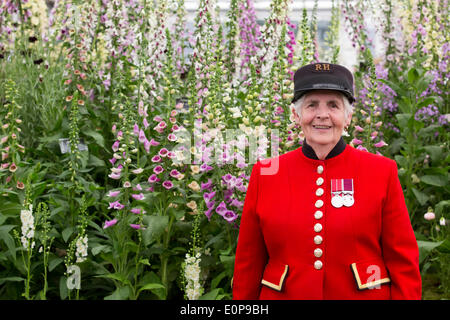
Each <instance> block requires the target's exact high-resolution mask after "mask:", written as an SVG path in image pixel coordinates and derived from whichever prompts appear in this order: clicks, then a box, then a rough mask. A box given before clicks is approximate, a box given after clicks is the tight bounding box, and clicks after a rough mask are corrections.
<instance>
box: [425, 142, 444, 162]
mask: <svg viewBox="0 0 450 320" xmlns="http://www.w3.org/2000/svg"><path fill="white" fill-rule="evenodd" d="M424 149H425V151H426V152H427V153H428V154H429V155H430V158H431V161H433V162H437V161H439V160H441V158H442V156H443V152H442V151H443V149H442V148H441V147H438V146H426V147H424Z"/></svg>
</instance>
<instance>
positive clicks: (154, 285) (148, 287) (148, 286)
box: [138, 283, 166, 292]
mask: <svg viewBox="0 0 450 320" xmlns="http://www.w3.org/2000/svg"><path fill="white" fill-rule="evenodd" d="M155 289H164V290H166V287H164V286H163V285H162V284H159V283H148V284H146V285H145V286H143V287H141V288H140V289H139V291H138V292H141V291H144V290H149V291H153V290H155Z"/></svg>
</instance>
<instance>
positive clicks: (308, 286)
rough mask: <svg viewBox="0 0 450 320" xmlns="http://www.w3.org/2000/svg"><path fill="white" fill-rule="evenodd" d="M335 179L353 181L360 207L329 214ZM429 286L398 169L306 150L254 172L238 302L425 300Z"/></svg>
mask: <svg viewBox="0 0 450 320" xmlns="http://www.w3.org/2000/svg"><path fill="white" fill-rule="evenodd" d="M274 169H275V170H274ZM276 169H278V170H276ZM319 178H322V179H323V182H322V179H319ZM331 179H353V191H354V204H353V205H352V206H350V207H346V206H342V207H340V208H335V207H334V206H332V205H331ZM321 182H322V183H321ZM318 189H323V194H322V191H320V190H318ZM318 200H322V202H323V205H322V206H321V204H322V203H321V202H320V201H318ZM318 211H320V212H318ZM421 287H422V286H421V278H420V272H419V251H418V246H417V241H416V239H415V236H414V232H413V230H412V227H411V222H410V219H409V215H408V211H407V208H406V205H405V200H404V196H403V192H402V188H401V185H400V182H399V179H398V175H397V166H396V163H395V161H393V160H391V159H388V158H386V157H382V156H378V155H374V154H371V153H368V152H364V151H359V150H356V149H355V148H353V147H351V146H346V147H345V149H344V151H343V152H342V153H340V154H339V155H337V156H335V157H333V158H331V159H326V160H313V159H310V158H308V157H306V156H305V155H304V154H303V152H302V149H301V148H299V149H297V150H294V151H291V152H288V153H286V154H284V155H282V156H280V157H278V158H275V159H272V161H271V162H270V163H269V164H267V163H266V164H262V163H261V162H258V163H256V164H255V165H254V167H253V171H252V174H251V178H250V183H249V187H248V191H247V195H246V199H245V204H244V210H243V213H242V219H241V224H240V231H239V238H238V245H237V250H236V260H235V269H234V277H233V299H251V300H255V299H308V300H313V299H420V298H421Z"/></svg>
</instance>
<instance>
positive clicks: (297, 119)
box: [291, 107, 300, 124]
mask: <svg viewBox="0 0 450 320" xmlns="http://www.w3.org/2000/svg"><path fill="white" fill-rule="evenodd" d="M291 112H292V116H293V119H294V121H295V122H296V123H297V124H300V117H299V115H298V114H297V112H296V111H295V108H294V107H292V108H291Z"/></svg>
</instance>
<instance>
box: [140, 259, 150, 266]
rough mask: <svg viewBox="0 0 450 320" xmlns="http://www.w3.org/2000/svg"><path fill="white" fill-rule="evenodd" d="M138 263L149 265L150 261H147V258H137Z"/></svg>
mask: <svg viewBox="0 0 450 320" xmlns="http://www.w3.org/2000/svg"><path fill="white" fill-rule="evenodd" d="M139 263H140V264H143V265H146V266H149V267H150V266H151V264H150V262H149V261H148V259H141V260H139Z"/></svg>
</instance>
